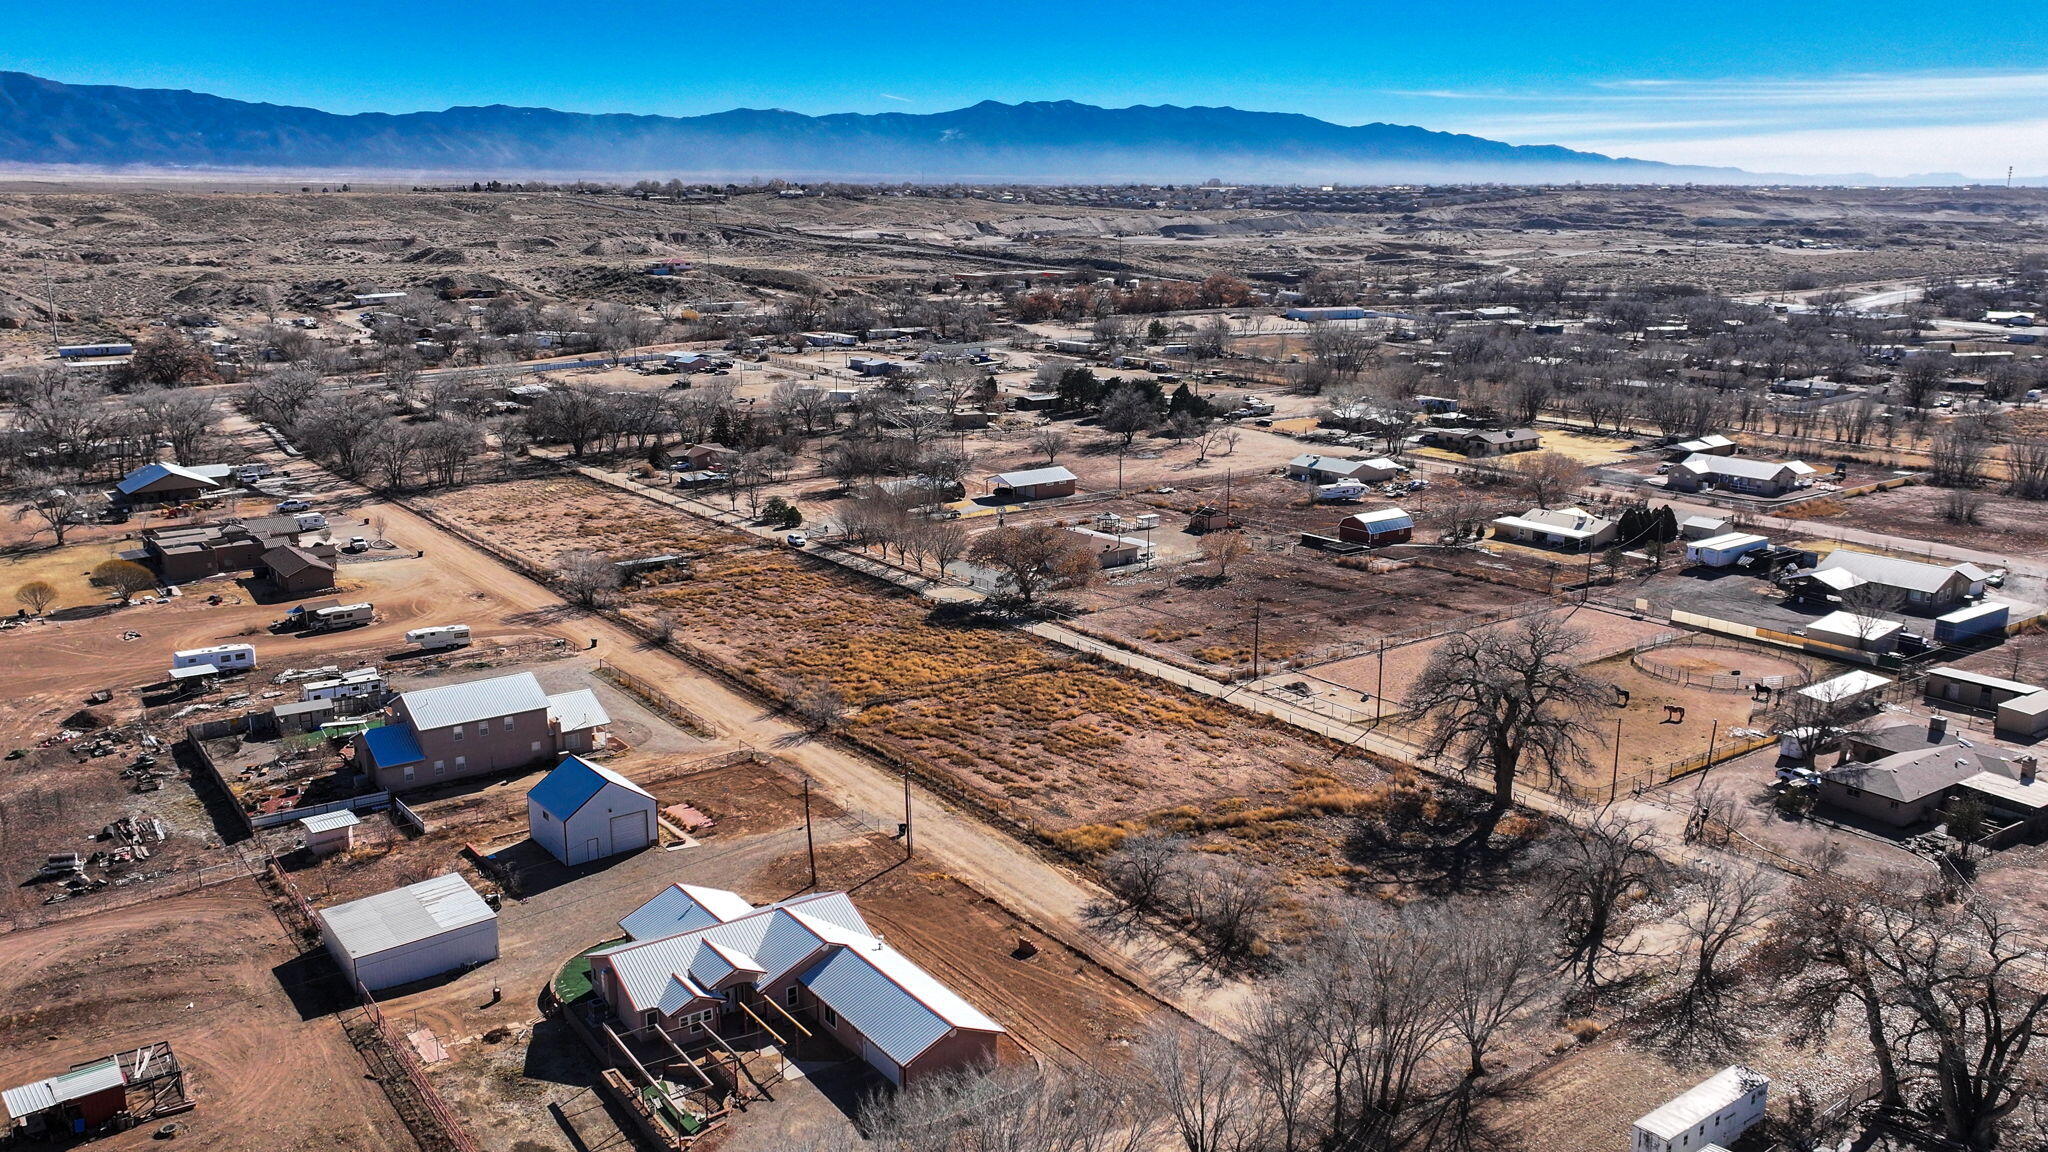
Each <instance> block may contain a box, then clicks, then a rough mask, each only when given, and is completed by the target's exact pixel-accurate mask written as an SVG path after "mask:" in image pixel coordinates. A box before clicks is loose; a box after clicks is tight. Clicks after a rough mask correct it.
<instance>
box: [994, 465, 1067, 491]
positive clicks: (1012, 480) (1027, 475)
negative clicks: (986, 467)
mask: <svg viewBox="0 0 2048 1152" xmlns="http://www.w3.org/2000/svg"><path fill="white" fill-rule="evenodd" d="M989 479H991V480H994V481H995V482H996V485H997V486H998V487H1002V488H1029V487H1031V486H1032V485H1034V484H1058V483H1059V482H1061V481H1063V480H1078V479H1079V477H1077V476H1075V475H1074V474H1073V473H1072V472H1069V471H1067V470H1066V468H1064V467H1062V466H1060V465H1058V464H1055V465H1052V466H1051V467H1048V468H1026V469H1024V470H1023V471H1021V472H1001V473H998V474H996V475H994V476H991V477H989Z"/></svg>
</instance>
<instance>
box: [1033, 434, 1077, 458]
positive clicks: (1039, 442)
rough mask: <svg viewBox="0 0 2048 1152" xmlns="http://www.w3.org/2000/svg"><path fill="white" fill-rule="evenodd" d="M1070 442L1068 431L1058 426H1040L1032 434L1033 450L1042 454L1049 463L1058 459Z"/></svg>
mask: <svg viewBox="0 0 2048 1152" xmlns="http://www.w3.org/2000/svg"><path fill="white" fill-rule="evenodd" d="M1068 443H1069V440H1068V438H1067V434H1066V431H1065V430H1064V429H1060V428H1056V427H1051V426H1048V427H1045V428H1040V429H1039V430H1038V431H1036V432H1033V433H1032V434H1031V450H1032V451H1033V452H1037V453H1040V454H1042V455H1043V456H1044V457H1045V462H1046V463H1047V464H1051V463H1053V462H1054V461H1056V460H1058V459H1059V458H1060V453H1062V452H1065V451H1066V450H1067V444H1068Z"/></svg>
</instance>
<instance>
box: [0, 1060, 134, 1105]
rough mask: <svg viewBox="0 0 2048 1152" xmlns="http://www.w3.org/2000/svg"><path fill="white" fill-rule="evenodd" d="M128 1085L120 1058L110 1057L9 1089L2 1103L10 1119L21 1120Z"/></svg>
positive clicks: (2, 1095) (1, 1093) (1, 1096)
mask: <svg viewBox="0 0 2048 1152" xmlns="http://www.w3.org/2000/svg"><path fill="white" fill-rule="evenodd" d="M127 1082H128V1080H127V1077H125V1076H123V1075H121V1058H120V1057H118V1056H109V1057H107V1058H106V1059H104V1060H95V1061H93V1062H92V1063H90V1064H86V1065H83V1066H82V1067H78V1068H73V1069H72V1070H71V1071H69V1072H63V1073H59V1074H58V1075H55V1076H52V1077H50V1078H49V1079H47V1080H38V1081H36V1082H35V1083H33V1084H23V1085H22V1086H21V1087H19V1088H9V1089H7V1090H6V1091H5V1092H0V1103H4V1104H5V1106H6V1109H7V1117H8V1119H10V1120H21V1119H25V1118H27V1117H29V1116H33V1115H34V1114H36V1113H38V1112H47V1111H49V1110H50V1109H52V1108H55V1107H56V1106H57V1105H59V1104H62V1103H64V1102H65V1101H67V1100H81V1099H84V1098H85V1097H87V1096H91V1095H94V1094H95V1093H99V1092H105V1091H106V1090H108V1089H109V1088H118V1087H120V1086H121V1085H123V1084H126V1083H127Z"/></svg>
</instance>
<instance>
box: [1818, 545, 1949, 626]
mask: <svg viewBox="0 0 2048 1152" xmlns="http://www.w3.org/2000/svg"><path fill="white" fill-rule="evenodd" d="M1987 575H1988V574H1987V573H1986V572H1985V571H1984V570H1983V569H1981V568H1979V567H1977V566H1976V565H1975V564H1951V565H1948V566H1946V567H1944V566H1942V565H1940V564H1925V563H1922V562H1920V561H1918V560H1901V559H1899V558H1897V557H1895V556H1880V555H1878V554H1876V553H1874V552H1858V551H1855V550H1853V549H1849V548H1837V549H1835V550H1834V551H1833V552H1830V553H1828V555H1827V558H1826V559H1824V560H1822V561H1821V562H1820V563H1819V564H1818V565H1816V566H1815V567H1814V569H1813V571H1811V572H1807V573H1804V574H1802V575H1801V576H1799V577H1797V580H1798V581H1799V584H1800V587H1801V589H1802V594H1804V595H1809V596H1815V597H1820V598H1834V597H1839V596H1840V595H1841V594H1843V593H1845V592H1847V591H1849V590H1850V589H1852V588H1857V587H1861V586H1862V585H1864V584H1878V585H1882V586H1884V587H1886V588H1892V589H1896V590H1897V591H1898V592H1899V593H1901V595H1902V596H1903V598H1904V601H1905V608H1906V609H1907V610H1908V611H1911V612H1917V613H1922V614H1927V615H1932V614H1936V613H1945V612H1949V611H1952V610H1954V609H1955V608H1956V607H1957V606H1958V605H1960V604H1962V603H1963V602H1964V601H1965V600H1967V599H1969V598H1970V597H1971V596H1972V595H1973V594H1975V593H1976V592H1980V591H1982V590H1983V587H1984V581H1985V579H1986V577H1987Z"/></svg>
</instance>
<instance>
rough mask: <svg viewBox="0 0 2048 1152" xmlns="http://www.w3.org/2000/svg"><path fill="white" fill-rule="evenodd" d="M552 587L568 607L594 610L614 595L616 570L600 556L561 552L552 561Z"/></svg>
mask: <svg viewBox="0 0 2048 1152" xmlns="http://www.w3.org/2000/svg"><path fill="white" fill-rule="evenodd" d="M555 583H556V584H558V585H559V586H560V587H561V589H562V594H563V595H564V596H566V597H568V598H569V601H570V603H572V604H576V605H578V606H579V607H583V608H597V607H600V606H601V605H603V604H605V603H606V602H608V601H609V600H610V599H611V598H612V596H613V595H614V594H615V593H617V592H618V590H619V566H618V565H617V564H616V563H614V562H613V561H612V558H611V557H609V556H606V555H604V554H603V553H601V552H591V551H587V550H583V549H578V550H576V551H573V552H564V553H562V555H561V556H559V557H557V558H556V560H555Z"/></svg>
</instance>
